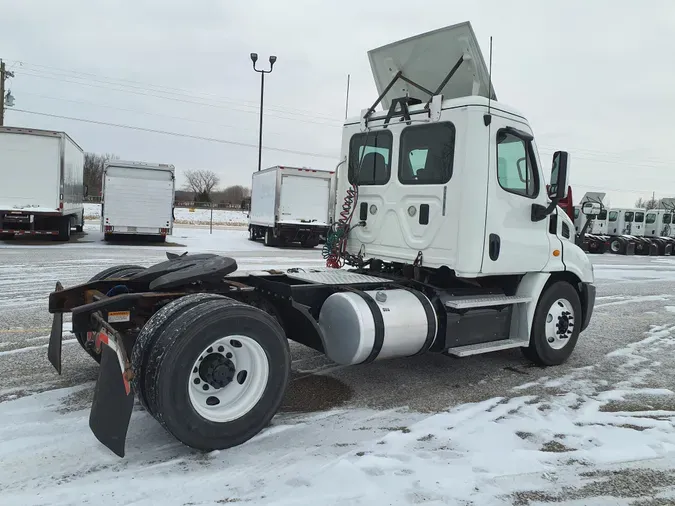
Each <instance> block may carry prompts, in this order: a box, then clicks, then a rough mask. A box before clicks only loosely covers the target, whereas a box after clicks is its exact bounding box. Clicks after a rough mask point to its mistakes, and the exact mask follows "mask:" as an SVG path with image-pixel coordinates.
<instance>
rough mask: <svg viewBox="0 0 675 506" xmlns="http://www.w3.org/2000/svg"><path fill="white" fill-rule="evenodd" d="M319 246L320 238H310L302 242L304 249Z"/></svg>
mask: <svg viewBox="0 0 675 506" xmlns="http://www.w3.org/2000/svg"><path fill="white" fill-rule="evenodd" d="M318 245H319V236H318V235H316V236H313V237H308V238H307V239H305V240H304V241H302V247H303V248H316V247H317V246H318Z"/></svg>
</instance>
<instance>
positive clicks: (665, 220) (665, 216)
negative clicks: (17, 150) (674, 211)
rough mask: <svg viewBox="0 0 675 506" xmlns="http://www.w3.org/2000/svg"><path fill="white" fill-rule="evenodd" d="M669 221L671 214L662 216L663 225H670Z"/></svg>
mask: <svg viewBox="0 0 675 506" xmlns="http://www.w3.org/2000/svg"><path fill="white" fill-rule="evenodd" d="M671 220H672V215H671V214H664V215H663V224H664V225H670V222H671Z"/></svg>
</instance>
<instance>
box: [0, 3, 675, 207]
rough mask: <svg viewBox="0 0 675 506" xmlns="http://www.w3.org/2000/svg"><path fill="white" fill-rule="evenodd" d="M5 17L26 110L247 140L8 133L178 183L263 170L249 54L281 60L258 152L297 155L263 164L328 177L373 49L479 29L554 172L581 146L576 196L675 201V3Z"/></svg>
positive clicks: (263, 7) (88, 130)
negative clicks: (44, 137)
mask: <svg viewBox="0 0 675 506" xmlns="http://www.w3.org/2000/svg"><path fill="white" fill-rule="evenodd" d="M0 13H1V21H2V25H1V26H2V29H0V58H3V59H4V60H6V62H7V64H8V68H9V69H11V70H12V71H14V72H15V74H16V77H15V78H13V79H12V80H11V81H10V82H9V88H11V90H12V94H13V95H14V97H15V99H16V104H15V109H24V110H28V111H35V112H40V113H45V114H52V115H58V116H68V117H73V118H81V119H88V120H94V121H101V122H106V123H114V124H119V125H129V126H134V127H141V128H146V129H153V130H163V131H169V132H175V133H180V134H186V135H191V136H197V137H206V138H211V139H217V140H218V141H232V142H235V143H243V144H244V145H237V144H228V143H224V142H217V141H215V140H211V141H206V140H198V139H193V138H186V137H176V136H170V135H164V134H159V133H150V132H144V131H138V130H129V129H123V128H119V127H112V126H106V125H99V124H91V123H84V122H79V121H73V120H66V119H63V118H55V117H48V116H38V115H31V114H26V113H22V112H17V111H12V110H11V109H10V110H9V111H8V113H7V117H6V122H5V124H6V125H10V126H30V127H34V128H45V129H54V130H64V131H66V132H68V133H69V134H70V135H71V136H72V137H73V138H74V139H75V140H76V142H78V143H79V144H80V145H81V146H82V148H83V149H84V150H85V151H92V152H97V153H106V152H108V153H115V154H116V155H119V156H120V157H121V158H123V159H130V160H141V161H148V162H155V161H156V162H165V163H173V164H174V165H175V166H176V168H177V170H178V172H179V174H180V173H181V171H184V170H186V169H191V168H206V169H212V170H214V171H216V172H217V173H218V174H219V175H220V177H221V180H222V184H223V185H229V184H244V185H250V180H251V174H252V172H253V171H255V170H256V168H257V147H256V146H257V142H258V137H257V136H258V103H259V98H260V76H259V74H256V73H254V72H253V70H252V68H251V61H250V59H249V53H251V52H257V53H258V54H259V55H260V59H261V62H262V63H263V65H265V64H267V57H268V56H269V55H270V54H275V55H276V56H278V61H277V64H276V65H275V67H274V72H273V73H272V74H271V75H268V76H267V78H266V90H265V91H266V92H265V104H266V107H265V111H266V113H265V124H264V129H263V134H264V140H263V146H266V147H267V148H280V149H282V150H288V151H289V152H285V151H275V150H272V149H264V150H263V167H265V166H272V165H277V164H279V165H283V164H286V165H299V166H312V167H315V168H326V169H332V168H333V167H334V165H335V164H336V163H337V160H338V156H339V150H340V135H341V122H342V121H343V119H344V108H345V91H346V80H347V74H351V92H350V101H349V111H350V115H355V114H358V112H359V111H360V110H361V109H362V108H366V107H368V106H370V105H371V103H372V102H373V101H374V100H375V98H377V93H376V91H375V85H374V82H373V78H372V76H371V73H370V66H369V64H368V59H367V56H366V52H367V51H368V50H369V49H372V48H374V47H377V46H380V45H383V44H387V43H389V42H393V41H396V40H399V39H402V38H405V37H409V36H412V35H415V34H417V33H421V32H425V31H428V30H433V29H436V28H441V27H443V26H447V25H451V24H455V23H458V22H461V21H467V20H468V21H471V23H472V25H473V28H474V31H475V32H476V35H477V37H478V41H479V43H480V44H481V47H482V50H483V53H484V55H485V58H486V60H487V53H488V46H489V38H490V36H493V38H494V56H493V82H494V86H495V90H496V92H497V96H498V98H499V100H500V101H503V102H506V103H508V104H510V105H512V106H514V107H516V108H518V109H520V110H521V111H523V112H524V113H525V114H526V115H527V117H528V118H529V120H530V122H531V125H532V128H533V129H534V132H535V137H536V138H537V142H538V144H539V148H540V150H541V152H540V155H541V157H542V162H543V163H544V164H545V167H546V172H548V170H549V166H550V158H551V154H552V152H553V151H554V150H556V149H564V150H567V151H570V152H571V154H572V166H571V176H570V177H571V183H572V185H573V186H574V187H575V192H574V195H575V200H576V201H578V200H579V199H580V198H581V196H582V195H583V193H584V192H586V191H597V190H601V189H607V190H608V191H607V193H608V195H609V199H610V204H611V205H613V206H621V205H622V206H627V205H632V203H633V202H634V200H635V199H636V198H637V197H639V196H643V197H650V196H651V192H652V191H655V192H656V195H657V197H663V196H675V154H674V153H673V152H672V146H673V145H674V142H673V141H674V138H675V127H673V123H672V112H673V111H675V1H673V0H662V1H659V0H648V1H642V2H639V1H633V0H632V1H626V0H613V1H609V0H607V1H603V0H593V1H592V2H591V1H588V0H586V1H571V0H565V1H555V2H554V1H549V0H547V1H545V2H544V1H538V2H535V1H532V0H524V1H516V0H511V1H508V2H504V1H503V0H500V1H488V0H485V1H479V0H472V1H471V2H468V1H466V0H462V1H453V0H439V1H436V0H425V1H424V2H404V1H400V0H386V1H380V0H369V1H367V2H365V1H363V0H359V1H353V0H342V1H340V2H337V1H327V0H324V1H318V0H316V1H311V0H285V1H283V2H281V1H272V0H247V1H245V2H236V1H225V0H221V1H215V0H213V1H212V0H199V1H193V2H184V1H182V2H178V1H175V0H163V1H159V0H134V1H133V2H132V1H122V0H120V1H112V0H109V1H103V0H97V1H87V0H60V1H58V2H54V1H48V0H0ZM18 62H22V63H18ZM247 145H248V146H247ZM179 182H181V183H182V177H180V180H179Z"/></svg>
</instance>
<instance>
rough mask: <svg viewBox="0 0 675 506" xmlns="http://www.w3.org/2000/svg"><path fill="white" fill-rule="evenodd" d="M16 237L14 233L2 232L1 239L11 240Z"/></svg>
mask: <svg viewBox="0 0 675 506" xmlns="http://www.w3.org/2000/svg"><path fill="white" fill-rule="evenodd" d="M10 239H14V234H0V241H9V240H10Z"/></svg>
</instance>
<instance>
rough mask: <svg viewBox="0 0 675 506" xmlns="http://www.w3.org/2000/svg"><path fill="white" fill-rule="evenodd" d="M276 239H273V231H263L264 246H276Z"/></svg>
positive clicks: (268, 229)
mask: <svg viewBox="0 0 675 506" xmlns="http://www.w3.org/2000/svg"><path fill="white" fill-rule="evenodd" d="M276 245H277V238H276V237H274V230H273V229H271V228H267V229H266V230H265V246H276Z"/></svg>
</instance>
